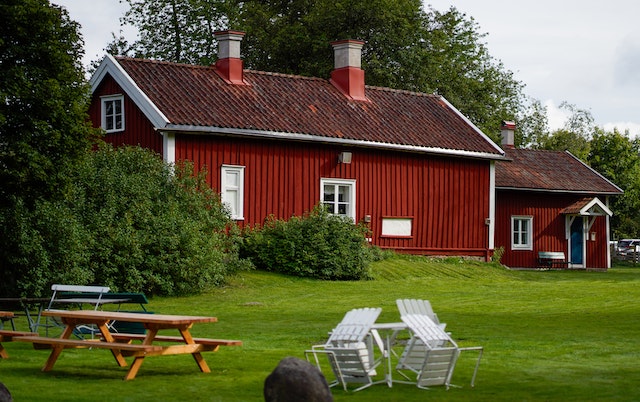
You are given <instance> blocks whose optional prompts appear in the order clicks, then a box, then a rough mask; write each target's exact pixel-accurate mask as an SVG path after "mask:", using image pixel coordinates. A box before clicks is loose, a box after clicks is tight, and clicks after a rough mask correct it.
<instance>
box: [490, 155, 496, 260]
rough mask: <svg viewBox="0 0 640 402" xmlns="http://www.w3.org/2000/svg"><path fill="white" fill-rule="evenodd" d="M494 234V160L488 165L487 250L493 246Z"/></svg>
mask: <svg viewBox="0 0 640 402" xmlns="http://www.w3.org/2000/svg"><path fill="white" fill-rule="evenodd" d="M495 235H496V162H495V161H491V162H490V165H489V250H493V249H494V248H495Z"/></svg>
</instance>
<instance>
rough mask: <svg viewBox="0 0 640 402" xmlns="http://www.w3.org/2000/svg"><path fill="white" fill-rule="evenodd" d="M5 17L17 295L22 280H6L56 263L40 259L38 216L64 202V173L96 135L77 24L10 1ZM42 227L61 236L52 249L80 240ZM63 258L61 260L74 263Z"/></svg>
mask: <svg viewBox="0 0 640 402" xmlns="http://www.w3.org/2000/svg"><path fill="white" fill-rule="evenodd" d="M0 15H2V24H0V99H2V101H1V102H0V183H2V184H0V239H2V246H0V270H2V272H3V279H2V281H0V288H2V287H4V288H5V289H15V288H14V287H13V286H14V285H16V283H15V280H16V278H15V277H11V276H10V275H7V274H5V273H8V272H11V271H13V272H19V270H28V269H31V268H32V267H33V269H34V270H38V269H42V267H43V266H45V265H46V264H48V263H49V261H48V260H47V259H48V258H52V256H50V255H45V254H43V253H41V251H42V247H44V246H48V245H47V244H45V243H43V242H42V241H41V240H42V239H41V238H40V237H39V236H41V232H40V231H39V230H38V229H37V227H36V226H34V219H35V217H36V216H37V214H38V213H44V211H40V212H37V211H34V209H35V208H36V206H37V204H38V203H40V202H42V200H49V199H59V198H61V197H63V195H64V193H65V191H67V189H68V186H69V184H70V179H69V177H68V176H67V175H66V174H65V171H66V170H67V168H68V167H69V166H72V165H73V164H74V163H76V161H77V160H79V159H80V158H81V157H82V156H83V155H84V154H85V153H86V152H87V150H88V149H89V145H90V143H91V137H92V135H93V134H94V131H93V130H92V129H91V128H90V125H89V123H88V118H87V115H86V105H87V101H88V87H87V84H86V80H85V78H84V73H83V70H82V66H81V64H80V59H81V56H82V54H83V51H82V46H83V41H82V39H81V37H80V35H79V33H78V24H77V23H75V22H73V21H71V20H70V19H69V16H68V14H67V12H66V11H65V10H64V9H62V8H60V7H57V6H52V5H50V4H49V2H48V1H47V0H5V1H3V2H2V4H0ZM44 218H45V217H43V219H44ZM38 225H39V226H41V227H42V229H43V230H49V231H55V230H58V231H59V233H57V235H59V236H53V237H50V238H48V240H49V241H50V242H51V243H50V244H49V245H51V244H60V245H61V246H65V242H73V241H80V240H81V239H78V237H77V236H76V235H78V236H80V234H77V233H74V232H73V231H74V227H73V224H72V222H70V226H66V225H62V226H60V227H55V226H47V225H48V222H47V221H46V220H43V221H42V222H41V223H38ZM63 250H64V248H61V249H60V250H59V251H57V255H58V256H59V257H60V258H61V259H65V258H73V257H71V256H66V255H64V252H63ZM69 262H70V263H71V264H73V262H71V261H69ZM5 289H2V290H3V291H4V290H5ZM2 294H7V293H2Z"/></svg>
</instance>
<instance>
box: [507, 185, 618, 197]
mask: <svg viewBox="0 0 640 402" xmlns="http://www.w3.org/2000/svg"><path fill="white" fill-rule="evenodd" d="M496 190H514V191H530V192H538V193H558V194H604V195H620V194H622V193H623V191H622V190H620V192H613V191H604V192H603V191H591V190H564V189H553V188H533V187H508V186H496Z"/></svg>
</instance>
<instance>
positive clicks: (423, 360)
mask: <svg viewBox="0 0 640 402" xmlns="http://www.w3.org/2000/svg"><path fill="white" fill-rule="evenodd" d="M402 321H404V322H405V323H406V324H407V326H408V327H409V329H410V330H411V331H412V333H413V336H412V337H411V339H409V341H408V343H407V346H406V347H405V349H404V350H403V352H402V355H401V356H400V359H399V361H398V365H397V366H396V371H397V372H398V373H399V374H400V375H402V376H403V377H404V378H405V379H406V380H407V381H406V383H409V384H415V385H416V386H417V387H418V388H423V389H427V388H428V387H430V386H436V385H444V386H445V387H446V388H447V389H449V387H450V386H451V378H452V376H453V371H454V369H455V366H456V362H457V360H458V357H459V356H460V352H462V351H465V350H476V351H479V352H480V353H479V355H478V360H477V361H476V366H475V370H474V372H473V377H472V379H471V386H472V387H473V386H474V385H475V378H476V374H477V372H478V367H479V365H480V359H481V358H482V351H483V349H482V347H481V346H474V347H464V348H460V347H459V346H458V345H457V344H456V342H455V341H454V340H453V339H452V338H451V336H450V335H449V334H447V333H446V332H444V330H443V329H442V328H441V326H440V325H438V324H437V323H435V322H434V321H433V320H432V319H430V318H429V317H428V316H426V315H422V314H407V315H403V316H402ZM407 373H411V375H415V380H413V379H412V377H410V376H409V374H407ZM399 382H403V381H399Z"/></svg>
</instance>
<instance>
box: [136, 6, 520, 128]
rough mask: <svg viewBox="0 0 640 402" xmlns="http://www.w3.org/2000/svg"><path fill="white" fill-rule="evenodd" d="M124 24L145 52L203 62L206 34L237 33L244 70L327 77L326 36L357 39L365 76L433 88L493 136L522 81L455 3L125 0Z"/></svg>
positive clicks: (208, 50) (512, 110) (208, 49)
mask: <svg viewBox="0 0 640 402" xmlns="http://www.w3.org/2000/svg"><path fill="white" fill-rule="evenodd" d="M127 2H128V3H129V5H130V6H131V8H130V10H129V11H127V13H126V15H125V18H124V19H123V21H124V22H125V23H127V24H131V25H134V26H136V27H137V28H138V29H139V31H140V34H141V39H140V40H139V41H138V42H137V43H136V45H135V46H134V49H135V53H137V54H140V55H142V56H144V57H150V58H157V59H163V60H170V61H176V62H189V63H200V64H210V63H211V62H212V61H213V60H214V59H215V56H214V50H215V49H214V48H213V45H214V39H213V32H214V31H215V30H218V29H223V28H232V29H238V30H242V31H245V32H246V33H247V35H246V36H245V38H244V41H243V59H244V61H245V65H246V67H248V68H252V69H256V70H264V71H273V72H281V73H287V74H300V75H307V76H317V77H328V76H329V73H330V71H331V69H332V68H333V56H332V49H331V46H330V45H329V43H330V42H332V41H335V40H341V39H359V40H363V41H365V42H366V45H365V47H364V49H363V57H362V65H363V68H364V69H365V71H366V76H367V83H368V84H370V85H377V86H386V87H390V88H396V89H406V90H412V91H420V92H427V93H432V92H435V93H438V94H441V95H443V96H444V97H445V98H447V99H448V100H449V101H450V102H451V103H452V104H453V105H454V106H456V107H457V108H458V109H460V111H462V113H463V114H465V115H466V116H467V117H469V118H470V120H471V121H472V122H474V123H475V124H476V125H478V127H480V129H482V130H483V131H484V132H485V133H487V134H489V135H490V136H492V137H493V138H494V139H495V140H499V138H498V137H499V127H500V121H501V120H503V119H513V118H515V116H516V115H517V114H518V113H519V112H520V111H521V109H522V102H523V98H522V89H523V85H522V84H521V83H520V82H518V81H517V80H515V79H514V77H513V74H512V73H511V72H510V71H508V70H507V69H506V68H505V67H504V65H503V64H502V63H501V62H500V61H498V60H495V59H494V58H492V57H491V55H490V54H489V51H488V49H487V46H486V44H485V43H484V37H485V34H483V33H480V30H479V27H478V25H477V23H476V22H475V21H474V20H473V18H470V17H468V16H466V15H465V14H463V13H460V12H459V11H457V10H456V9H455V8H453V7H452V8H450V9H449V10H447V11H445V12H440V11H437V10H435V9H433V8H430V9H429V10H428V11H425V10H424V9H423V8H422V3H421V2H420V0H366V1H365V0H332V1H329V0H285V1H282V0H249V1H237V0H227V1H224V0H218V1H213V0H209V1H205V0H189V1H183V2H176V1H175V0H153V1H152V0H127Z"/></svg>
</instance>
